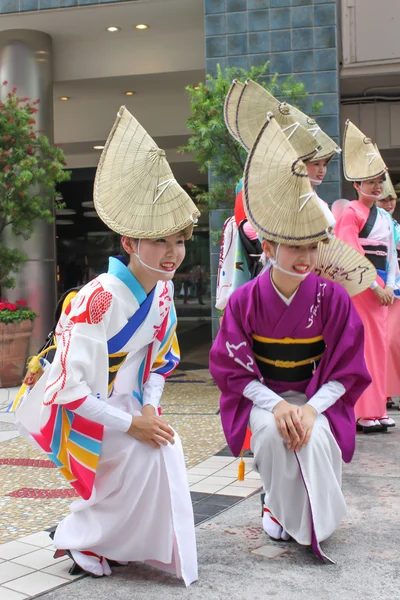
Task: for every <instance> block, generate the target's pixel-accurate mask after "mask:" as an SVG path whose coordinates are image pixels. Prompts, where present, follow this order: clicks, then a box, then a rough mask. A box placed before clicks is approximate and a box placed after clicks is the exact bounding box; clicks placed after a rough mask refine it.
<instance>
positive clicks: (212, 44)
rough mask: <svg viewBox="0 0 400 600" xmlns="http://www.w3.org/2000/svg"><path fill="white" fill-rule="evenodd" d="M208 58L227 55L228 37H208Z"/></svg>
mask: <svg viewBox="0 0 400 600" xmlns="http://www.w3.org/2000/svg"><path fill="white" fill-rule="evenodd" d="M206 55H207V58H212V57H216V56H225V55H226V37H225V36H211V37H207V38H206Z"/></svg>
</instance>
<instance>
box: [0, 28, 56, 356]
mask: <svg viewBox="0 0 400 600" xmlns="http://www.w3.org/2000/svg"><path fill="white" fill-rule="evenodd" d="M52 75H53V65H52V40H51V37H50V36H49V35H47V34H46V33H42V32H39V31H31V30H25V29H15V30H8V31H1V32H0V81H4V80H6V81H8V84H9V85H8V86H7V90H6V91H4V89H3V90H2V93H7V91H9V89H11V87H16V88H17V90H18V95H20V96H23V97H29V98H32V100H35V99H36V98H40V105H39V112H38V114H37V115H36V116H35V118H36V121H37V129H39V130H43V131H44V133H45V134H46V135H47V136H48V138H49V139H50V141H53V76H52ZM55 237H56V236H55V223H52V224H50V225H48V224H46V223H44V222H43V221H38V222H37V223H36V224H35V230H34V233H33V236H32V237H31V239H30V240H28V241H25V240H23V238H21V237H18V238H15V237H13V236H12V235H10V234H9V233H7V234H6V235H5V237H4V241H5V243H6V244H7V245H8V246H9V247H11V248H15V247H19V248H21V250H22V251H23V252H25V253H26V254H27V256H28V261H27V263H26V264H25V265H24V267H23V269H22V271H21V273H20V274H19V275H17V284H16V287H15V289H14V290H9V291H7V295H8V298H9V299H10V300H14V301H15V300H17V299H19V298H22V299H24V300H27V302H28V304H29V306H30V307H31V308H32V309H33V310H34V311H35V312H36V313H37V314H38V315H39V318H38V319H36V323H35V329H34V332H33V336H32V339H31V345H30V353H34V352H37V350H38V348H39V347H40V346H41V344H42V343H43V341H44V339H45V338H46V336H47V334H48V332H49V331H50V330H51V328H52V326H53V314H54V308H55V303H56V244H55Z"/></svg>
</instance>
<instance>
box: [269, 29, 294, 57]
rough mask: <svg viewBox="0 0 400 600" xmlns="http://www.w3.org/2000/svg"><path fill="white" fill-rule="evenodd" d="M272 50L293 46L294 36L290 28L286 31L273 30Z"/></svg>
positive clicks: (280, 50)
mask: <svg viewBox="0 0 400 600" xmlns="http://www.w3.org/2000/svg"><path fill="white" fill-rule="evenodd" d="M270 39H271V52H282V51H285V50H290V49H291V46H292V36H291V31H290V29H287V30H284V31H271V35H270Z"/></svg>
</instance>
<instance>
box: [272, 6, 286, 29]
mask: <svg viewBox="0 0 400 600" xmlns="http://www.w3.org/2000/svg"><path fill="white" fill-rule="evenodd" d="M269 23H270V29H290V26H291V23H290V8H273V9H270V15H269Z"/></svg>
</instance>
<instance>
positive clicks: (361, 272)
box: [314, 238, 376, 296]
mask: <svg viewBox="0 0 400 600" xmlns="http://www.w3.org/2000/svg"><path fill="white" fill-rule="evenodd" d="M314 273H316V274H317V275H319V276H320V277H323V278H324V279H329V281H335V282H336V283H340V285H341V286H343V287H344V288H345V289H346V290H347V291H348V293H349V295H350V296H356V295H357V294H360V293H361V292H363V291H364V290H367V289H368V288H369V287H370V286H371V285H372V284H373V282H374V281H375V279H376V269H375V267H374V265H373V264H372V263H371V262H370V261H369V260H368V258H366V257H365V256H363V255H362V254H360V253H359V252H357V250H355V249H354V248H352V247H351V246H349V245H348V244H346V243H345V242H343V241H342V240H340V239H338V238H332V239H330V240H329V244H318V258H317V263H316V266H315V269H314Z"/></svg>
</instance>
